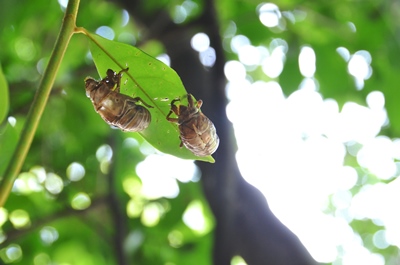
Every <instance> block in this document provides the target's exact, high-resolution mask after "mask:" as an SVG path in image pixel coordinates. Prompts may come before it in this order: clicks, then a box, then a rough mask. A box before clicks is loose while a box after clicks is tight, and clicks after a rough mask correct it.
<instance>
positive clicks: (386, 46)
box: [0, 0, 400, 265]
mask: <svg viewBox="0 0 400 265" xmlns="http://www.w3.org/2000/svg"><path fill="white" fill-rule="evenodd" d="M189 2H192V1H189ZM193 2H194V3H196V8H195V9H193V10H194V11H193V13H191V14H190V16H189V17H188V18H187V19H188V20H189V21H190V20H191V19H194V18H195V17H196V16H197V15H198V14H199V12H201V10H202V6H203V3H202V1H193ZM146 3H147V4H146V10H148V12H153V11H154V10H155V9H157V8H160V7H162V8H164V7H165V8H167V9H168V10H169V14H170V15H171V16H173V15H174V12H175V11H174V10H175V7H176V6H177V5H181V4H183V1H147V2H146ZM215 4H216V8H217V10H218V15H219V21H220V23H221V29H222V32H221V35H222V36H224V33H226V30H227V29H228V28H229V27H230V26H232V22H234V25H235V28H236V30H235V34H242V35H245V36H247V37H248V38H249V40H250V41H251V43H252V44H253V45H265V46H268V45H270V43H271V41H272V40H273V39H274V38H282V39H285V40H286V42H287V43H289V46H290V48H289V52H288V53H287V57H286V62H285V67H284V69H283V72H282V74H281V75H280V77H279V82H280V85H281V86H282V88H283V90H284V92H285V93H286V94H287V95H288V94H290V93H291V92H293V91H295V90H296V89H297V88H298V86H299V84H300V82H301V79H302V76H301V75H300V72H299V69H298V55H299V52H300V49H301V47H302V46H303V45H310V46H311V47H312V48H313V49H314V51H315V53H316V56H317V70H316V74H315V76H316V77H317V78H318V81H319V84H320V86H319V89H320V92H321V93H322V94H323V95H324V97H325V98H334V99H335V100H336V101H337V102H339V103H340V104H343V103H345V102H346V101H348V100H352V101H355V102H359V103H360V104H365V98H366V95H367V94H368V93H369V92H371V91H373V90H381V91H382V92H383V93H384V94H385V98H386V102H385V104H386V108H387V112H388V116H389V119H390V123H391V124H390V127H387V128H385V130H386V131H385V133H386V135H389V136H393V137H396V136H398V135H399V134H400V116H399V115H398V110H397V109H398V106H399V105H400V104H399V100H400V90H399V89H398V88H397V87H398V84H399V83H400V75H399V74H398V72H399V70H400V69H399V67H400V61H399V60H398V55H399V52H400V50H399V49H400V45H399V42H400V40H399V37H398V34H396V33H397V32H399V27H400V23H399V21H398V20H399V16H398V11H399V10H400V7H399V6H398V4H396V2H395V1H383V0H378V1H335V2H330V1H311V2H310V1H308V2H304V1H298V0H284V1H280V3H279V8H280V10H288V11H293V10H297V11H301V12H305V13H306V14H307V15H306V16H305V18H303V19H302V20H300V21H297V22H296V23H292V22H291V21H290V20H288V19H285V23H286V29H285V30H283V31H273V30H269V29H267V28H266V27H264V26H263V25H262V24H261V23H260V21H259V18H258V15H257V6H258V5H259V4H260V2H259V1H255V0H251V1H245V0H240V1H239V0H236V1H228V0H217V1H215ZM21 6H23V8H21ZM396 12H397V13H396ZM62 17H63V8H62V7H61V6H60V5H59V4H58V2H57V1H27V0H22V1H9V0H6V1H1V2H0V31H1V32H2V34H0V43H1V47H2V48H1V49H0V63H1V65H2V67H3V73H4V76H5V79H6V80H7V83H8V89H7V87H6V86H5V85H4V82H3V81H2V75H1V74H0V86H1V87H0V97H1V98H0V122H2V123H1V124H0V178H1V175H2V174H3V172H4V169H5V167H6V165H7V163H8V162H9V159H10V156H11V153H12V150H13V149H14V148H15V145H16V142H17V140H18V136H19V133H20V131H21V127H22V124H23V123H24V119H25V117H26V114H27V112H28V110H29V106H30V104H31V102H32V99H33V97H34V93H35V91H36V87H37V84H38V82H39V80H40V78H41V74H42V73H43V69H44V67H45V65H46V63H47V61H48V59H49V58H48V57H49V55H50V52H51V49H52V48H53V45H54V42H55V39H56V37H57V34H58V30H59V28H60V25H61V21H62ZM123 18H124V13H123V10H122V9H121V8H119V7H118V6H117V5H115V4H114V3H111V2H107V1H101V0H92V1H88V2H82V3H81V7H80V10H79V14H78V18H77V24H78V26H83V27H85V28H86V29H88V30H89V31H91V32H95V31H96V29H98V28H99V27H100V26H108V27H110V28H111V29H112V30H113V31H114V33H115V39H116V40H120V41H125V42H127V43H129V44H135V43H136V42H137V40H139V41H140V36H141V27H140V25H137V24H135V22H134V21H133V19H132V18H130V20H129V23H127V24H125V23H123ZM350 21H351V22H352V23H354V25H356V33H354V32H352V29H351V28H350V27H349V26H348V22H350ZM127 34H128V35H127ZM224 38H225V39H224V42H229V39H230V38H231V37H229V36H228V37H224ZM153 41H154V40H153ZM149 43H150V44H154V43H155V45H150V44H149ZM141 45H142V46H141V48H143V49H144V50H145V51H146V52H147V53H149V54H150V55H152V56H157V55H159V54H160V52H161V51H162V47H161V48H160V45H159V43H157V42H156V41H154V42H153V43H151V42H146V43H142V44H141ZM342 46H343V47H346V48H347V49H348V50H349V51H350V53H352V54H353V53H354V52H356V51H359V50H367V51H369V52H370V54H371V56H372V58H373V60H372V63H371V65H372V68H373V71H374V73H373V75H372V76H371V78H370V79H368V80H367V81H366V82H365V87H364V88H363V89H362V90H357V89H356V87H355V85H354V80H353V78H352V77H351V76H350V75H349V74H348V72H347V69H346V67H347V65H346V62H345V61H344V60H343V59H342V58H341V57H340V56H339V55H338V53H337V52H336V48H338V47H342ZM88 52H89V46H88V45H87V41H86V40H85V37H84V36H83V35H76V36H73V38H72V40H71V43H70V46H69V48H68V50H67V54H66V56H65V59H64V61H63V62H62V66H61V69H60V71H59V74H58V76H57V79H56V83H55V85H54V87H53V90H52V94H51V96H50V98H49V101H48V104H47V107H46V110H45V112H44V114H43V117H42V119H41V122H40V125H39V128H38V131H37V133H36V136H35V139H34V141H33V143H32V147H31V149H30V152H29V155H28V157H27V159H26V162H25V164H24V167H23V172H22V173H24V174H25V175H24V177H22V176H21V177H20V180H19V182H18V187H19V188H18V189H17V190H16V191H14V192H13V193H12V194H11V196H10V198H9V199H8V202H7V204H6V207H5V208H4V209H5V210H4V211H2V212H0V264H5V263H13V264H35V265H40V264H50V263H51V262H53V263H60V264H61V263H65V264H85V265H88V264H96V265H101V264H117V263H118V262H117V258H116V256H118V254H116V253H115V249H114V247H115V244H116V240H121V238H118V236H117V235H116V231H115V230H116V229H117V230H118V229H119V228H118V226H119V225H120V224H121V223H118V222H119V221H120V219H118V216H116V212H114V211H113V209H114V210H115V207H116V206H119V207H120V209H119V214H122V216H123V218H122V220H124V221H123V222H125V221H126V223H125V224H124V225H123V226H122V228H125V229H126V231H122V232H123V233H125V234H124V236H126V238H127V239H126V241H124V244H125V247H126V252H127V253H128V254H129V257H130V259H131V260H132V261H134V263H135V264H191V263H192V261H194V260H195V261H196V263H197V264H210V260H211V252H210V248H211V244H212V234H211V232H210V231H207V233H205V234H199V233H197V232H196V231H194V230H193V229H191V228H189V227H188V226H187V225H185V223H184V222H183V220H182V215H183V213H184V212H185V210H186V209H187V207H188V206H189V205H190V203H191V202H193V201H200V202H201V204H202V205H203V207H204V208H205V210H204V212H203V214H204V218H205V220H208V221H209V222H210V223H211V224H212V223H213V219H212V216H211V213H210V211H209V210H208V208H207V202H206V201H205V199H204V198H203V196H202V193H201V187H200V185H199V183H198V182H189V183H179V188H180V194H179V196H178V197H176V198H173V199H165V198H158V199H148V198H145V197H144V196H143V195H142V194H140V192H137V193H132V192H128V191H127V190H126V189H124V186H123V185H124V183H126V182H127V181H128V182H129V181H132V180H134V181H136V183H139V184H138V189H139V190H140V187H141V181H140V179H139V177H138V176H137V173H136V172H135V167H136V165H137V164H138V163H140V162H141V161H143V160H144V159H145V158H146V154H147V153H146V151H143V148H144V147H146V143H144V140H143V139H142V138H141V137H140V136H138V135H135V134H126V133H122V132H120V131H116V130H111V129H110V127H109V126H108V125H107V124H105V123H104V122H102V121H101V119H100V118H99V116H98V114H97V113H95V111H94V110H93V106H92V105H91V103H90V101H89V100H88V99H87V98H86V96H85V91H84V86H83V80H84V78H85V77H86V76H89V75H92V76H93V75H94V73H95V72H96V70H95V66H94V64H93V61H92V60H91V59H90V57H89V56H88ZM226 56H227V58H228V59H232V60H233V59H234V60H237V55H236V54H235V53H232V52H231V51H230V50H229V46H227V48H226ZM103 70H104V69H103ZM250 75H251V77H252V78H253V79H254V80H263V79H264V80H265V79H269V77H267V76H265V75H264V74H263V73H262V71H260V70H259V69H257V70H255V71H253V72H252V73H251V74H250ZM7 91H8V93H9V108H7V103H6V102H8V100H7V97H5V96H4V95H6V94H7ZM7 109H8V115H7V116H12V117H14V118H15V120H16V124H15V126H12V125H11V124H10V123H9V121H8V119H7V118H6V116H4V115H3V113H5V112H6V111H7ZM3 116H4V117H5V119H4V120H3V118H4V117H3ZM127 142H131V143H134V145H133V146H134V148H132V146H131V145H128V144H127ZM104 145H108V146H109V147H111V149H112V152H113V156H112V159H111V160H104V161H102V160H101V159H99V158H97V157H96V152H98V150H99V148H100V147H101V146H104ZM153 152H154V151H153ZM73 162H77V163H79V164H81V165H82V166H83V167H84V169H85V177H84V178H83V179H82V180H79V181H71V180H70V179H69V178H68V177H67V172H66V171H67V168H68V167H69V166H70V165H71V163H73ZM347 163H349V164H350V165H352V166H357V165H356V162H355V161H352V160H351V158H349V159H348V161H347ZM176 170H177V171H179V170H180V169H179V168H177V169H176ZM40 172H42V173H40ZM48 173H53V174H55V175H56V176H58V177H55V178H54V180H55V181H57V180H61V182H62V184H63V185H62V191H61V192H60V193H55V194H54V193H51V192H49V189H48V187H47V186H46V185H49V184H48V183H46V182H41V177H42V176H41V174H48ZM369 181H373V180H371V179H369ZM130 188H132V189H133V188H135V187H130ZM78 193H85V194H87V195H88V196H89V197H90V200H91V204H90V206H89V207H88V208H86V209H84V210H81V211H76V210H73V209H72V208H71V207H72V206H71V200H72V198H74V196H75V195H76V194H78ZM110 195H115V196H116V197H117V198H118V204H117V205H115V204H113V205H109V200H107V199H108V198H109V196H110ZM132 201H133V202H135V204H133V205H135V206H137V207H138V208H137V209H136V208H135V210H137V213H136V215H135V214H133V215H132V216H130V218H127V215H128V212H129V211H128V205H129V202H132ZM152 203H157V204H156V205H158V206H157V207H160V209H161V210H160V216H161V217H160V219H159V221H158V222H157V223H156V224H155V225H154V226H148V225H145V224H144V223H143V220H142V219H141V215H142V214H143V209H144V208H145V206H146V205H149V204H151V205H153V204H152ZM16 210H23V211H24V212H25V213H27V216H28V217H29V219H28V220H26V218H24V217H23V216H22V215H18V213H20V212H15V211H16ZM13 213H14V215H16V217H15V220H14V221H13V222H11V220H10V219H12V218H11V217H12V216H14V215H13ZM117 213H118V212H117ZM3 220H4V221H3ZM18 221H21V223H20V226H18V225H17V224H18ZM352 226H353V228H354V230H356V231H358V232H359V233H360V234H361V235H362V237H363V239H365V242H366V246H367V247H370V248H371V250H373V251H375V252H379V253H381V254H382V255H385V256H391V255H395V254H396V251H397V250H396V249H394V248H393V247H390V248H387V249H384V250H381V249H374V247H373V245H372V244H371V242H370V238H371V235H372V234H373V233H374V232H376V231H377V230H379V227H378V226H377V225H376V224H374V223H372V222H369V221H365V222H364V221H356V222H354V223H353V224H352ZM45 227H51V228H54V229H55V230H56V234H53V235H52V234H51V233H50V235H49V232H48V231H47V230H44V228H45ZM46 231H47V232H46ZM49 231H52V230H51V229H50V230H49ZM10 253H11V254H10ZM168 262H169V263H168Z"/></svg>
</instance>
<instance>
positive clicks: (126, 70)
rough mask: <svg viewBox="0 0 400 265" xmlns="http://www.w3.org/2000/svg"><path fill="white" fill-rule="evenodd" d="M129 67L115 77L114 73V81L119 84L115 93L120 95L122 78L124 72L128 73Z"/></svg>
mask: <svg viewBox="0 0 400 265" xmlns="http://www.w3.org/2000/svg"><path fill="white" fill-rule="evenodd" d="M128 70H129V67H127V68H125V69H122V70H121V71H119V72H118V74H117V75H115V73H114V77H113V81H114V82H115V83H116V84H117V86H116V87H115V91H116V92H118V93H119V91H120V88H121V77H122V73H124V72H128ZM107 75H108V71H107Z"/></svg>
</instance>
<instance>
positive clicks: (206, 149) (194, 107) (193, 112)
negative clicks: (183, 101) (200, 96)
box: [167, 94, 219, 156]
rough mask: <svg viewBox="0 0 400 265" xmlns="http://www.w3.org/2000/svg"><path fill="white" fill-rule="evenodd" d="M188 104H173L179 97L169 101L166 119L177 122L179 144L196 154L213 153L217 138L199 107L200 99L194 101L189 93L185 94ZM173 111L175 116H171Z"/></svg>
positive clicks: (201, 102)
mask: <svg viewBox="0 0 400 265" xmlns="http://www.w3.org/2000/svg"><path fill="white" fill-rule="evenodd" d="M187 99H188V106H183V105H178V106H177V105H175V103H176V102H177V101H179V100H180V99H174V100H172V102H171V110H170V112H169V113H168V115H167V120H168V121H170V122H173V123H177V124H178V127H179V133H180V139H181V146H182V144H183V145H184V146H185V147H186V148H187V149H189V150H190V151H191V152H192V153H193V154H195V155H196V156H208V155H211V154H213V153H214V152H215V151H216V150H217V148H218V144H219V138H218V135H217V131H216V129H215V126H214V124H213V123H212V122H211V120H210V119H209V118H207V116H206V115H204V114H203V113H202V112H201V110H200V108H201V106H202V104H203V101H202V100H198V101H197V102H196V103H194V101H193V96H192V95H191V94H188V95H187ZM172 113H174V114H175V115H176V116H178V117H177V118H171V117H170V116H171V114H172Z"/></svg>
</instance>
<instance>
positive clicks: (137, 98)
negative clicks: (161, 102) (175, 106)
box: [133, 97, 153, 108]
mask: <svg viewBox="0 0 400 265" xmlns="http://www.w3.org/2000/svg"><path fill="white" fill-rule="evenodd" d="M133 100H135V102H141V103H142V104H143V105H145V106H146V107H148V108H153V107H152V106H150V105H149V104H147V103H146V102H144V101H143V99H141V98H140V97H136V98H133Z"/></svg>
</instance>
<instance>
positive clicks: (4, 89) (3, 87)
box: [0, 65, 9, 124]
mask: <svg viewBox="0 0 400 265" xmlns="http://www.w3.org/2000/svg"><path fill="white" fill-rule="evenodd" d="M0 95H1V96H0V124H1V123H2V122H3V120H4V118H5V117H6V116H7V113H8V105H9V102H8V101H9V99H8V85H7V80H6V78H5V77H4V74H3V71H2V69H1V65H0Z"/></svg>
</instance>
